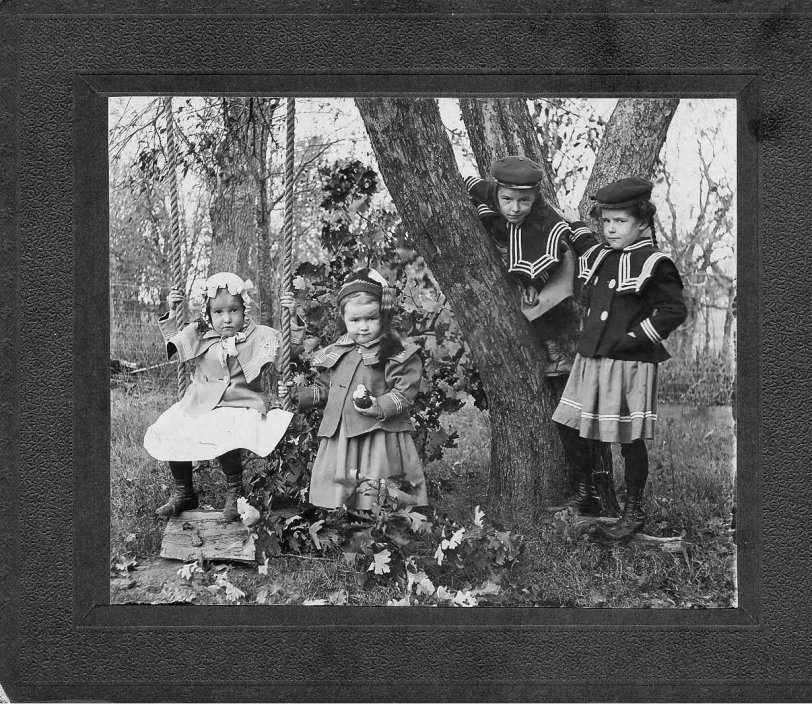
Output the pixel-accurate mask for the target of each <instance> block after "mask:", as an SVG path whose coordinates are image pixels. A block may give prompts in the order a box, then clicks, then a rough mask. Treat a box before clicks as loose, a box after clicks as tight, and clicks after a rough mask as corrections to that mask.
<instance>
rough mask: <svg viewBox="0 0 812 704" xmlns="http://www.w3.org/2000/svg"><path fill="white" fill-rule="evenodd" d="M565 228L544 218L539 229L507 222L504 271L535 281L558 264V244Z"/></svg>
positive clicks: (557, 221) (559, 257)
mask: <svg viewBox="0 0 812 704" xmlns="http://www.w3.org/2000/svg"><path fill="white" fill-rule="evenodd" d="M568 229H569V226H568V225H567V223H565V222H564V221H562V220H556V221H555V222H553V223H552V224H551V223H549V222H548V218H545V219H544V221H543V225H542V227H541V228H539V227H538V226H534V225H532V224H525V223H523V224H522V225H514V224H513V223H507V234H508V271H511V272H517V273H520V274H525V275H527V276H529V277H530V278H531V279H535V278H538V277H539V276H540V275H541V274H542V273H544V272H545V271H546V270H547V269H550V268H551V267H553V266H554V265H556V264H558V263H559V262H560V261H561V255H560V252H561V243H562V241H563V238H564V236H565V235H566V233H567V231H568Z"/></svg>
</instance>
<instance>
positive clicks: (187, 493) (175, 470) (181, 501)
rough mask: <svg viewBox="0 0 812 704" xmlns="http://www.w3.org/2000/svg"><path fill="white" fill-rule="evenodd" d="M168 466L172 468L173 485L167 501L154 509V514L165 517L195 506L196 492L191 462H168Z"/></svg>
mask: <svg viewBox="0 0 812 704" xmlns="http://www.w3.org/2000/svg"><path fill="white" fill-rule="evenodd" d="M169 468H170V469H171V470H172V478H173V479H174V482H175V487H174V489H173V491H172V495H171V496H170V497H169V501H167V502H166V503H165V504H164V505H163V506H159V507H158V508H156V509H155V515H157V516H163V517H166V518H168V517H171V516H177V515H178V514H179V513H181V512H182V511H188V510H191V509H195V508H197V494H196V493H195V490H194V486H193V484H192V463H191V462H170V464H169Z"/></svg>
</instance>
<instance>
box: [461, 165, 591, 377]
mask: <svg viewBox="0 0 812 704" xmlns="http://www.w3.org/2000/svg"><path fill="white" fill-rule="evenodd" d="M542 176H543V171H542V167H541V166H539V165H538V164H537V163H536V162H534V161H532V160H531V159H528V158H526V157H523V156H507V157H504V158H502V159H498V160H497V161H495V162H494V163H493V165H492V167H491V179H490V180H488V181H485V180H483V179H481V178H478V177H473V176H472V177H469V178H467V179H465V185H466V188H467V189H468V193H469V195H470V197H471V200H472V201H473V202H474V204H475V205H476V209H477V214H478V215H479V218H480V220H481V221H482V224H483V225H484V226H485V229H486V231H487V232H488V234H489V235H490V237H491V239H492V240H493V242H494V243H495V245H496V247H497V249H498V250H499V252H500V254H501V256H502V259H503V261H504V262H505V264H506V266H507V269H508V273H509V274H510V276H511V278H513V279H514V280H515V281H516V282H517V283H518V284H519V285H521V287H522V310H523V312H524V313H525V316H526V317H527V318H528V319H529V320H531V322H532V325H533V328H534V330H535V332H536V335H537V337H538V339H539V341H540V342H541V344H542V346H543V347H544V349H545V351H546V353H547V358H548V365H547V367H546V368H545V370H544V373H545V375H547V376H559V375H566V374H567V373H568V372H569V370H570V368H571V366H572V359H571V358H568V357H567V356H566V355H565V354H563V353H562V350H561V346H560V341H561V340H562V339H564V338H568V337H569V338H575V336H576V335H577V329H578V316H577V313H576V311H575V307H574V303H573V301H572V291H573V287H572V284H573V280H574V278H575V266H574V258H573V255H572V252H571V251H570V248H572V249H574V250H575V252H576V254H582V253H583V252H584V251H585V250H586V249H588V248H589V246H591V245H592V244H594V242H595V239H594V236H593V235H592V233H591V232H590V230H589V228H587V227H586V226H584V225H583V224H581V227H580V228H575V229H571V228H570V226H569V225H568V224H567V223H566V222H565V221H564V220H562V219H561V216H560V214H559V213H558V212H557V211H556V210H555V209H554V208H552V207H551V206H550V205H548V204H546V203H545V202H544V199H543V198H542V197H541V191H540V187H539V184H540V183H541V179H542Z"/></svg>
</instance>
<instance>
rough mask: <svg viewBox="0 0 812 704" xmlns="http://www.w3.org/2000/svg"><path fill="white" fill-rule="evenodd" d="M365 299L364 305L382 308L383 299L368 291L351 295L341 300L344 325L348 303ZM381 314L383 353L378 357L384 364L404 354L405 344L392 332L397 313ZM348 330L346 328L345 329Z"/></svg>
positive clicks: (340, 306) (384, 312)
mask: <svg viewBox="0 0 812 704" xmlns="http://www.w3.org/2000/svg"><path fill="white" fill-rule="evenodd" d="M361 297H364V298H365V299H366V300H365V301H363V302H364V303H377V304H378V305H379V306H380V303H381V299H380V298H378V297H377V296H375V295H373V294H371V293H367V292H366V291H358V292H357V293H351V294H350V295H349V296H347V297H346V298H342V299H341V303H340V304H339V306H338V311H339V313H340V314H341V324H342V325H344V309H345V308H346V307H347V303H349V302H350V301H356V300H358V299H359V298H361ZM380 314H381V337H380V340H381V342H380V346H381V351H380V353H379V355H378V357H379V358H380V360H381V361H382V362H383V361H384V360H386V359H389V358H390V357H393V356H394V355H396V354H398V352H403V349H404V348H403V342H402V340H401V339H400V337H399V336H398V334H397V333H396V332H394V331H393V330H392V321H393V320H394V318H395V311H393V310H387V311H385V310H383V309H381V311H380ZM345 330H346V327H345Z"/></svg>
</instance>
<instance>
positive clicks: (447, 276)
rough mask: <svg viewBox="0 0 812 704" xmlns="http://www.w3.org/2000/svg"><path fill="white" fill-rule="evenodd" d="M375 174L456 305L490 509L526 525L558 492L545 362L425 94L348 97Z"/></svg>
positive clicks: (439, 121) (443, 289) (553, 435)
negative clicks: (486, 418) (475, 386)
mask: <svg viewBox="0 0 812 704" xmlns="http://www.w3.org/2000/svg"><path fill="white" fill-rule="evenodd" d="M356 104H357V106H358V109H359V111H360V113H361V117H362V118H363V120H364V124H365V126H366V129H367V132H368V134H369V138H370V141H371V143H372V147H373V149H374V151H375V155H376V157H377V160H378V167H379V169H380V172H381V175H382V176H383V179H384V181H385V182H386V185H387V187H388V189H389V192H390V194H391V196H392V199H393V201H394V202H395V205H396V207H397V209H398V212H399V213H400V216H401V218H402V219H403V223H404V225H405V226H406V228H407V229H408V230H409V232H410V233H411V235H412V236H413V237H414V239H415V242H416V244H417V249H418V251H419V252H420V254H421V255H422V256H423V257H424V258H425V260H426V263H427V264H428V265H429V267H430V268H431V270H432V273H433V274H434V276H435V277H436V278H437V281H438V283H439V284H440V287H441V289H442V291H443V293H444V294H445V296H446V297H447V299H448V302H449V304H450V305H451V307H452V309H453V310H454V314H455V315H456V316H457V319H458V321H459V323H460V326H461V327H462V329H464V330H465V331H466V339H467V341H468V344H469V346H470V349H471V354H472V356H473V359H474V363H475V364H476V367H477V369H478V370H479V373H480V375H481V377H482V381H483V384H484V386H485V390H486V392H487V395H488V401H489V406H490V416H491V429H492V434H491V477H490V482H489V484H490V492H489V497H488V503H489V509H490V512H491V515H495V516H499V517H500V518H502V520H505V521H507V522H510V523H519V524H528V523H530V522H532V521H533V520H534V519H535V518H536V516H537V515H538V512H539V510H540V509H541V507H542V506H543V505H544V504H546V503H548V502H549V501H551V500H558V499H560V498H561V497H560V496H558V495H557V494H556V492H558V491H560V487H559V486H557V485H554V484H553V483H551V482H550V480H549V478H550V477H551V476H555V473H552V472H549V471H541V469H542V468H548V467H550V466H551V465H552V464H553V463H554V462H557V461H559V456H558V453H557V452H554V451H553V449H552V448H554V447H555V444H554V443H555V442H556V431H555V429H554V428H552V427H551V426H552V424H551V423H550V422H549V418H550V415H551V413H552V411H553V408H552V404H551V399H550V394H549V393H548V391H547V388H546V385H545V380H544V376H543V374H542V369H543V364H544V358H543V356H542V352H541V351H540V350H539V348H538V345H536V344H535V343H534V342H533V339H532V338H531V337H530V334H529V330H528V327H527V325H526V323H525V321H524V318H523V317H522V315H521V312H520V307H519V304H518V299H517V296H518V292H517V291H516V289H515V287H513V286H511V285H510V284H509V282H508V281H507V278H506V277H505V276H504V272H503V270H502V264H501V261H500V260H499V258H498V256H497V254H496V252H495V251H494V250H493V248H492V247H491V245H490V243H489V241H488V238H487V235H486V234H485V232H484V230H483V229H482V227H481V226H480V224H479V221H478V219H477V217H476V215H475V214H474V211H473V209H472V208H470V206H469V201H468V196H467V193H466V191H465V187H464V185H463V183H462V179H461V178H460V175H459V172H458V171H457V166H456V162H455V160H454V154H453V151H452V148H451V145H450V143H449V142H448V139H447V137H446V134H445V130H444V127H443V124H442V122H441V120H440V114H439V110H438V108H437V104H436V103H435V101H434V100H432V99H390V98H365V99H358V100H356Z"/></svg>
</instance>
